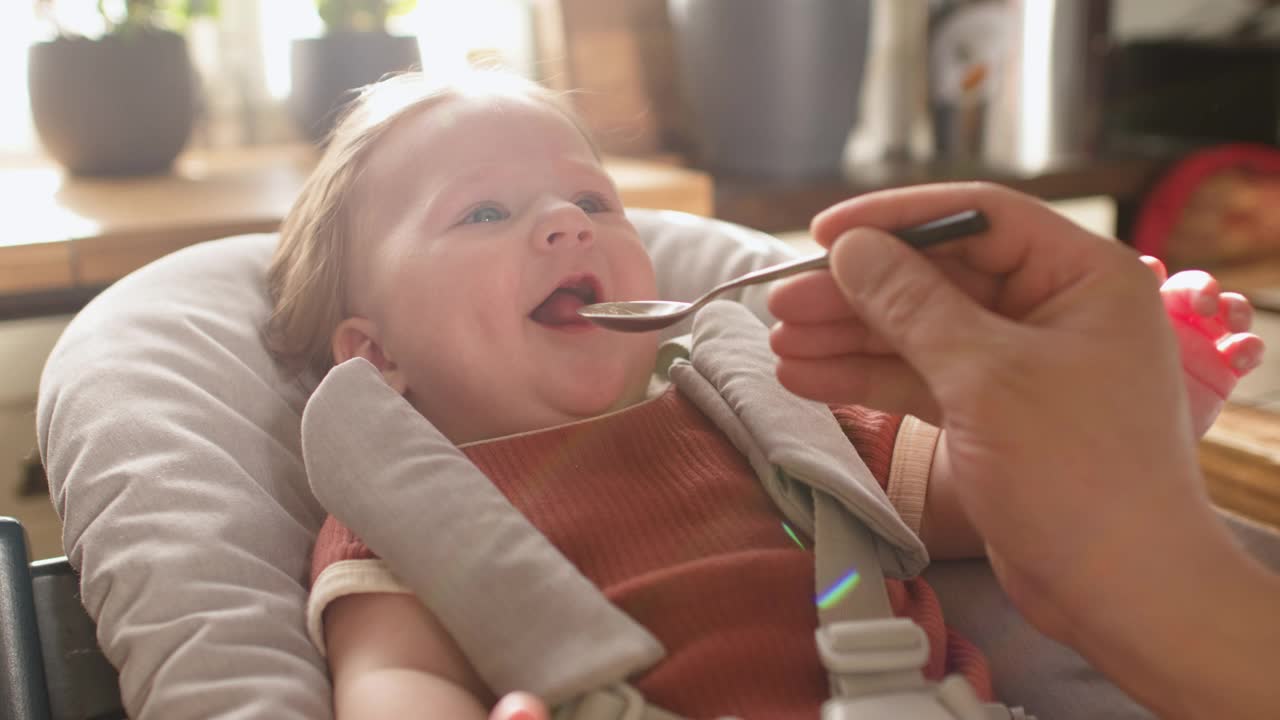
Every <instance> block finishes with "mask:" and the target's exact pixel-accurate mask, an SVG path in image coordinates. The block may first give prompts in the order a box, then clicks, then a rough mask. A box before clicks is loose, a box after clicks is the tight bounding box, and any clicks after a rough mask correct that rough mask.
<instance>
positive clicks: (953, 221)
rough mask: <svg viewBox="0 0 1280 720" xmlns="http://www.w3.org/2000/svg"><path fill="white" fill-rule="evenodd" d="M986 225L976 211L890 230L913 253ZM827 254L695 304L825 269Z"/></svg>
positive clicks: (768, 271)
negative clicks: (748, 286) (771, 281)
mask: <svg viewBox="0 0 1280 720" xmlns="http://www.w3.org/2000/svg"><path fill="white" fill-rule="evenodd" d="M990 227H991V226H990V225H989V224H988V223H987V216H986V215H984V214H983V213H982V211H980V210H965V211H964V212H958V213H956V214H954V215H948V216H946V217H943V218H938V219H937V220H933V221H930V222H927V223H924V224H922V225H915V226H912V227H908V228H902V229H900V230H893V231H892V234H893V235H894V237H897V238H898V239H899V240H902V241H903V242H905V243H906V244H908V245H910V246H911V247H913V248H916V249H917V250H923V249H925V248H927V247H931V246H933V245H937V244H938V243H942V242H946V241H947V240H954V239H956V238H961V237H964V236H966V235H977V234H978V233H981V232H986V231H987V230H988V229H990ZM827 265H828V263H827V254H826V253H823V254H821V255H815V256H813V257H807V258H801V259H799V260H792V261H791V262H787V263H783V264H781V265H772V266H770V267H767V268H761V269H760V270H756V271H755V272H749V273H747V274H746V275H743V276H742V277H739V278H735V279H733V280H730V281H729V282H727V283H724V284H723V285H717V286H716V287H715V288H714V289H712V290H711V292H709V293H707V295H706V296H704V298H703V300H702V301H699V302H697V303H695V304H697V305H701V304H702V302H703V301H705V300H709V299H711V297H714V296H716V295H719V294H720V293H722V292H724V291H726V290H732V289H734V288H738V287H742V286H743V285H753V284H755V283H761V282H766V281H769V280H777V279H779V278H784V277H787V276H788V275H795V274H797V273H802V272H805V271H807V270H821V269H823V268H825V267H827Z"/></svg>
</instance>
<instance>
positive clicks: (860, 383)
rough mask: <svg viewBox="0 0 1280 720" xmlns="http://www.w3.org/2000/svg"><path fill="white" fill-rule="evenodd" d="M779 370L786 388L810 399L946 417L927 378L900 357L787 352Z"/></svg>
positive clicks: (932, 418) (935, 420)
mask: <svg viewBox="0 0 1280 720" xmlns="http://www.w3.org/2000/svg"><path fill="white" fill-rule="evenodd" d="M777 375H778V381H779V382H781V383H782V385H783V387H785V388H787V389H788V390H790V391H791V392H793V393H795V394H796V395H799V396H801V397H806V398H809V399H811V400H819V401H822V402H828V403H849V404H856V405H865V406H867V407H873V408H876V409H879V410H884V411H886V412H892V413H905V414H911V415H915V416H916V417H918V418H920V419H922V420H925V421H926V422H930V423H933V424H935V425H936V424H940V423H941V421H942V415H941V412H940V411H939V409H938V403H937V401H936V400H935V399H934V397H933V394H932V393H931V391H930V390H929V387H928V385H927V384H926V383H925V381H924V378H922V377H921V376H920V374H919V373H917V372H916V371H915V370H914V369H913V368H911V366H909V365H907V364H906V363H905V362H903V361H902V360H901V359H899V358H897V357H888V356H867V355H843V356H836V357H827V358H820V359H805V358H788V357H783V358H780V359H779V360H778V365H777Z"/></svg>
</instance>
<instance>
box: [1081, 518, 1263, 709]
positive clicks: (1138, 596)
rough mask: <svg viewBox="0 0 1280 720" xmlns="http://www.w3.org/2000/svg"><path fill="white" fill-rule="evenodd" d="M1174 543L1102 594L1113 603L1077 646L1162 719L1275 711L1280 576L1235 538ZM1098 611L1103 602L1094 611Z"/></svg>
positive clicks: (1099, 613)
mask: <svg viewBox="0 0 1280 720" xmlns="http://www.w3.org/2000/svg"><path fill="white" fill-rule="evenodd" d="M1188 534H1189V535H1190V536H1191V537H1199V538H1200V540H1201V542H1202V544H1200V545H1199V546H1198V547H1183V548H1181V549H1180V548H1177V547H1170V548H1169V555H1168V558H1169V564H1168V565H1167V566H1165V567H1163V568H1153V570H1154V572H1152V573H1150V574H1148V573H1145V572H1139V573H1135V574H1134V575H1133V576H1132V577H1131V578H1130V579H1131V581H1132V582H1131V583H1130V584H1128V585H1126V586H1118V587H1115V589H1114V591H1113V592H1103V591H1101V590H1100V591H1099V601H1100V602H1101V603H1105V604H1107V605H1109V606H1110V609H1101V610H1098V611H1097V612H1095V613H1094V614H1093V617H1094V618H1099V617H1104V618H1106V620H1105V621H1104V622H1102V623H1098V622H1093V623H1091V624H1090V625H1084V624H1082V627H1081V633H1080V635H1078V636H1077V637H1076V638H1073V640H1074V641H1075V642H1074V643H1073V644H1075V645H1076V646H1077V648H1078V649H1079V650H1081V652H1082V653H1083V654H1084V655H1085V656H1086V657H1088V658H1089V659H1090V660H1091V661H1093V662H1094V663H1095V664H1096V665H1097V666H1098V668H1099V669H1100V670H1101V671H1103V672H1104V673H1106V674H1107V675H1108V676H1110V677H1111V678H1112V679H1113V680H1115V681H1116V683H1117V684H1118V685H1119V686H1120V687H1122V688H1123V689H1125V690H1126V691H1127V692H1129V693H1130V694H1131V695H1133V696H1134V697H1135V698H1137V699H1138V700H1139V701H1140V702H1142V703H1144V704H1145V705H1147V706H1148V707H1150V708H1151V709H1153V710H1154V711H1155V712H1156V713H1157V714H1158V715H1159V716H1160V717H1162V718H1173V719H1181V718H1226V717H1229V718H1240V719H1247V718H1259V719H1261V718H1273V717H1275V713H1276V709H1277V708H1280V683H1278V682H1277V679H1276V668H1278V667H1280V612H1277V608H1278V607H1280V576H1277V575H1275V574H1274V573H1271V572H1270V571H1269V570H1267V569H1265V568H1263V567H1261V566H1260V565H1258V564H1257V563H1255V562H1253V561H1252V559H1251V558H1248V557H1247V556H1245V555H1244V554H1243V552H1242V551H1240V550H1239V549H1238V548H1236V547H1235V546H1234V545H1233V544H1232V543H1231V542H1230V540H1229V539H1226V538H1223V537H1218V536H1214V537H1212V538H1207V539H1206V538H1204V536H1203V535H1200V534H1197V533H1188ZM1095 610H1097V609H1095Z"/></svg>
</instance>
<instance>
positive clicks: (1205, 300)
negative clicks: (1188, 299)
mask: <svg viewBox="0 0 1280 720" xmlns="http://www.w3.org/2000/svg"><path fill="white" fill-rule="evenodd" d="M1192 307H1194V308H1195V310H1196V313H1198V314H1200V315H1204V316H1206V317H1208V316H1210V315H1213V314H1214V313H1216V312H1217V311H1218V299H1217V298H1215V297H1213V296H1211V295H1196V299H1195V300H1194V301H1193V302H1192Z"/></svg>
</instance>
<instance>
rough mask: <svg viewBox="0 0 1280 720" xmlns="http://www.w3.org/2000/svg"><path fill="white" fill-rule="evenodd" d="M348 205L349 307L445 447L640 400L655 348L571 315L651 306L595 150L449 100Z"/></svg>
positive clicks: (547, 125)
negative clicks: (642, 302)
mask: <svg viewBox="0 0 1280 720" xmlns="http://www.w3.org/2000/svg"><path fill="white" fill-rule="evenodd" d="M357 207H358V208H359V210H358V211H357V213H356V214H355V216H354V221H355V222H354V224H353V226H354V233H355V238H356V239H355V242H354V243H353V253H352V255H351V256H350V257H349V258H348V262H349V263H350V264H351V265H352V268H351V269H352V273H351V277H352V285H351V287H350V288H349V293H348V298H349V302H350V305H351V309H352V311H353V312H354V313H355V314H356V315H359V316H363V317H365V318H367V319H369V320H370V321H371V324H372V326H373V327H374V328H375V331H374V332H375V333H376V335H377V336H378V337H376V338H374V339H375V340H376V341H377V342H378V343H379V344H380V345H381V350H382V353H383V354H384V356H385V359H386V362H388V363H390V364H391V365H392V366H394V371H396V372H399V373H402V376H401V377H402V380H403V382H404V384H405V396H406V397H407V398H408V399H409V401H410V402H412V403H413V404H414V406H415V407H416V408H417V409H418V410H419V412H421V413H423V415H425V416H426V417H427V418H428V419H430V420H431V421H432V422H433V423H434V424H435V425H436V426H437V427H438V428H440V430H441V431H442V432H444V434H445V435H446V436H447V437H448V438H449V439H450V440H452V441H453V442H455V443H465V442H471V441H475V440H480V439H485V438H492V437H498V436H502V435H509V434H512V433H517V432H526V431H529V430H534V429H540V428H545V427H550V426H553V425H558V424H562V423H565V422H570V421H573V420H579V419H584V418H588V417H592V416H595V415H599V414H601V413H604V412H607V411H609V410H612V409H616V408H619V407H622V406H625V405H628V404H631V403H633V402H635V401H637V400H639V399H641V398H642V397H643V394H644V390H645V388H646V386H647V383H648V378H649V375H650V373H651V372H652V369H653V364H654V361H655V356H656V352H657V338H656V336H655V335H654V334H653V333H646V334H639V335H636V334H623V333H613V332H608V331H605V330H601V329H600V328H597V327H595V326H593V325H591V324H589V323H587V322H584V321H582V320H581V319H580V318H578V317H577V314H576V312H575V310H576V309H577V308H578V307H580V306H581V305H583V304H584V303H591V302H601V301H606V300H635V299H647V298H654V297H656V289H655V285H654V276H653V266H652V264H651V262H650V260H649V257H648V255H647V254H646V253H645V250H644V248H643V246H642V245H641V243H640V239H639V237H638V235H637V234H636V230H635V228H634V227H633V226H632V225H631V223H630V222H629V221H628V220H627V218H626V216H625V215H624V214H623V209H622V204H621V202H620V201H619V199H618V194H617V190H616V188H615V187H614V185H613V182H612V181H611V180H610V178H609V176H608V175H607V174H606V173H605V172H604V170H603V168H602V167H601V166H600V163H599V162H598V161H597V160H596V158H595V156H594V154H593V153H592V150H591V146H590V145H589V144H588V142H587V140H586V139H585V138H584V137H583V136H582V134H581V133H580V132H579V131H578V130H577V128H575V127H574V126H573V124H572V123H570V122H569V121H568V120H567V119H565V118H564V117H563V116H562V115H560V114H559V113H558V112H556V111H555V110H554V109H552V108H550V107H548V106H545V105H543V104H541V103H539V102H537V101H533V100H517V99H501V100H495V99H492V98H488V99H473V98H454V99H449V100H445V101H443V102H442V103H441V104H439V105H436V106H434V107H431V108H429V109H426V110H424V111H422V112H419V113H417V114H416V115H414V116H410V117H408V118H406V119H405V120H404V121H403V122H402V123H401V124H400V125H398V126H397V127H395V128H394V129H393V130H392V131H391V132H390V133H389V134H388V135H387V136H385V137H384V138H383V139H382V140H380V141H379V145H378V146H377V147H376V148H374V150H373V152H372V154H371V156H370V158H369V162H368V165H367V169H366V173H365V175H364V176H363V178H362V179H361V180H360V191H359V195H358V204H357Z"/></svg>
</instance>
